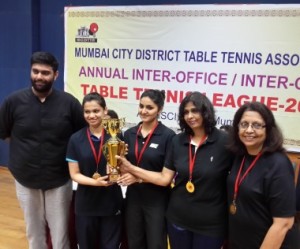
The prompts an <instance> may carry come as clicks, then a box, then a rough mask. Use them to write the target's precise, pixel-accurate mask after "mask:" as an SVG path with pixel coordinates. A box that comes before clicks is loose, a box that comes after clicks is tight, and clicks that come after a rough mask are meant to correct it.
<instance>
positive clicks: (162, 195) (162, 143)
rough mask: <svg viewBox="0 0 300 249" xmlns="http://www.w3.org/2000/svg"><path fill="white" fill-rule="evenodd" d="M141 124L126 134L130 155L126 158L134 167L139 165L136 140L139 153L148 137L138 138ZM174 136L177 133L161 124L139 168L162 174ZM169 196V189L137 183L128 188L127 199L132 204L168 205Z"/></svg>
mask: <svg viewBox="0 0 300 249" xmlns="http://www.w3.org/2000/svg"><path fill="white" fill-rule="evenodd" d="M140 124H141V123H140ZM140 124H138V125H137V126H135V127H132V128H130V129H128V130H126V131H125V133H124V141H125V143H126V144H128V154H127V156H126V157H127V159H128V160H129V161H130V162H131V163H132V164H133V165H137V159H136V156H135V142H136V138H137V140H138V151H139V152H140V151H141V150H142V147H143V145H144V143H145V141H146V139H147V137H145V138H143V136H142V135H141V134H138V136H137V132H138V128H139V126H140ZM174 135H175V132H174V131H173V130H171V129H169V128H168V127H166V126H165V125H163V124H162V123H161V122H159V123H158V126H157V127H156V129H155V131H154V132H153V134H152V137H151V139H150V141H149V143H148V146H147V147H146V149H145V151H144V153H143V155H142V158H141V161H140V163H139V165H138V166H139V167H141V168H143V169H146V170H150V171H156V172H161V171H162V168H163V167H164V162H165V157H166V154H167V151H168V149H169V147H170V145H171V140H172V138H173V137H174ZM168 194H169V188H168V187H162V186H157V185H154V184H151V183H141V184H138V183H137V184H132V185H130V186H128V188H127V192H126V198H127V199H128V200H130V201H131V202H139V203H143V204H147V205H152V206H153V205H166V201H167V197H168Z"/></svg>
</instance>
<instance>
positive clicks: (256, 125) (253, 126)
mask: <svg viewBox="0 0 300 249" xmlns="http://www.w3.org/2000/svg"><path fill="white" fill-rule="evenodd" d="M249 126H250V127H251V129H253V130H262V129H263V128H265V127H266V125H263V124H260V123H256V122H255V123H248V122H242V123H239V127H240V129H242V130H247V129H248V128H249Z"/></svg>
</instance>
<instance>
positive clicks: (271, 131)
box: [228, 102, 284, 155]
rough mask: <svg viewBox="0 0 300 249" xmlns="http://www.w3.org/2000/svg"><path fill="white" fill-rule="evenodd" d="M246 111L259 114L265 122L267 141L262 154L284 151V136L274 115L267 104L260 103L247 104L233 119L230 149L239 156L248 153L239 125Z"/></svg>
mask: <svg viewBox="0 0 300 249" xmlns="http://www.w3.org/2000/svg"><path fill="white" fill-rule="evenodd" d="M246 111H254V112H257V113H259V114H260V115H261V117H262V119H263V120H264V122H265V129H266V140H265V141H264V144H263V148H262V152H263V153H265V152H275V151H284V148H283V136H282V133H281V130H280V128H279V127H278V125H277V124H276V121H275V118H274V115H273V113H272V111H271V110H270V109H269V108H268V107H267V106H266V105H265V104H262V103H260V102H249V103H245V104H243V105H242V106H241V107H240V108H239V109H238V110H237V111H236V113H235V115H234V118H233V123H232V131H231V132H230V138H231V139H230V140H229V145H228V147H229V149H230V150H231V151H233V152H234V153H236V154H239V155H243V154H246V153H247V149H246V147H245V145H244V144H243V143H242V142H241V140H240V138H239V123H240V121H241V118H242V116H243V114H244V112H246Z"/></svg>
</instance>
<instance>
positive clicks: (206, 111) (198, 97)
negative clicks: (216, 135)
mask: <svg viewBox="0 0 300 249" xmlns="http://www.w3.org/2000/svg"><path fill="white" fill-rule="evenodd" d="M189 102H192V103H193V105H195V107H196V109H197V111H199V113H200V114H201V116H202V118H203V125H204V130H205V133H206V134H211V133H212V131H213V128H214V127H215V125H216V118H215V109H214V107H213V105H212V103H211V102H210V100H209V99H208V98H207V97H206V96H205V95H203V94H201V93H200V92H191V93H190V94H188V95H187V96H186V97H185V98H184V99H183V100H182V101H181V103H180V105H179V115H178V116H179V126H180V130H182V131H184V132H185V133H187V134H188V135H194V132H193V130H192V129H191V128H190V127H189V126H188V124H187V123H186V122H185V120H184V108H185V106H186V105H187V103H189Z"/></svg>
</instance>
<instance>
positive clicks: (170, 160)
mask: <svg viewBox="0 0 300 249" xmlns="http://www.w3.org/2000/svg"><path fill="white" fill-rule="evenodd" d="M175 140H176V139H175V137H172V141H170V146H168V147H169V148H168V150H167V154H166V159H165V165H164V166H165V167H166V168H168V169H170V170H173V171H176V169H175V167H174V163H173V161H174V160H173V159H174V156H173V154H174V143H176V142H175Z"/></svg>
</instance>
